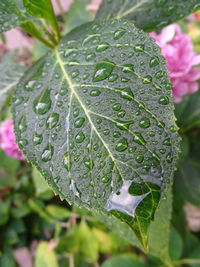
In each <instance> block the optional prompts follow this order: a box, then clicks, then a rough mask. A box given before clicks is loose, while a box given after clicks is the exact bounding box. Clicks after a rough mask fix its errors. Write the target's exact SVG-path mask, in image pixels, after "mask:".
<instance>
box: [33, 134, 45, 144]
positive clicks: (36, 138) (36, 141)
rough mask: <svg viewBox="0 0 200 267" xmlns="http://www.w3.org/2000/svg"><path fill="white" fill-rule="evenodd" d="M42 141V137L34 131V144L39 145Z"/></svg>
mask: <svg viewBox="0 0 200 267" xmlns="http://www.w3.org/2000/svg"><path fill="white" fill-rule="evenodd" d="M42 141H43V137H42V135H41V134H38V133H35V134H34V136H33V143H34V145H36V146H37V145H40V144H41V143H42Z"/></svg>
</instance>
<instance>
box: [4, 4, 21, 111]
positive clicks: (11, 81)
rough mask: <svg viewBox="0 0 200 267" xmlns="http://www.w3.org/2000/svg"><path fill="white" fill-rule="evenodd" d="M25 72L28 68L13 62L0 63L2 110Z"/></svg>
mask: <svg viewBox="0 0 200 267" xmlns="http://www.w3.org/2000/svg"><path fill="white" fill-rule="evenodd" d="M0 5H1V4H0ZM25 70H26V67H24V66H20V65H19V64H15V63H13V62H8V61H5V60H4V61H3V62H1V63H0V110H1V109H2V107H3V105H4V103H5V101H6V100H7V98H8V96H10V95H11V93H12V91H13V89H14V88H15V86H16V85H17V83H18V82H19V79H20V78H21V76H22V74H23V73H24V72H25Z"/></svg>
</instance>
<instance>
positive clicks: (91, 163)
mask: <svg viewBox="0 0 200 267" xmlns="http://www.w3.org/2000/svg"><path fill="white" fill-rule="evenodd" d="M83 163H84V165H85V167H86V168H88V169H89V170H92V169H93V168H94V161H93V160H92V159H88V158H86V159H84V161H83Z"/></svg>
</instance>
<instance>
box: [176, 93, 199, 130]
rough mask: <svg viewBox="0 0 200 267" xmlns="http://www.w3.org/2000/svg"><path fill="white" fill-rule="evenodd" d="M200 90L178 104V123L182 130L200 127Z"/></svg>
mask: <svg viewBox="0 0 200 267" xmlns="http://www.w3.org/2000/svg"><path fill="white" fill-rule="evenodd" d="M199 102H200V91H198V92H197V93H195V94H192V95H188V96H187V97H185V99H184V101H183V102H182V103H180V104H177V105H176V110H175V111H176V116H177V118H178V125H179V127H180V128H181V130H182V131H184V132H185V131H188V130H192V129H194V128H199V127H200V106H199Z"/></svg>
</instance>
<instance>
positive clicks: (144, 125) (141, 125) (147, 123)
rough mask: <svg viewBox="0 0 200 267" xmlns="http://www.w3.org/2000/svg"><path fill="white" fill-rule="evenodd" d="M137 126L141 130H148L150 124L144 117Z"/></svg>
mask: <svg viewBox="0 0 200 267" xmlns="http://www.w3.org/2000/svg"><path fill="white" fill-rule="evenodd" d="M139 125H140V127H141V128H149V127H150V125H151V123H150V120H149V119H148V118H146V117H143V118H142V119H141V120H140V122H139Z"/></svg>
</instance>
